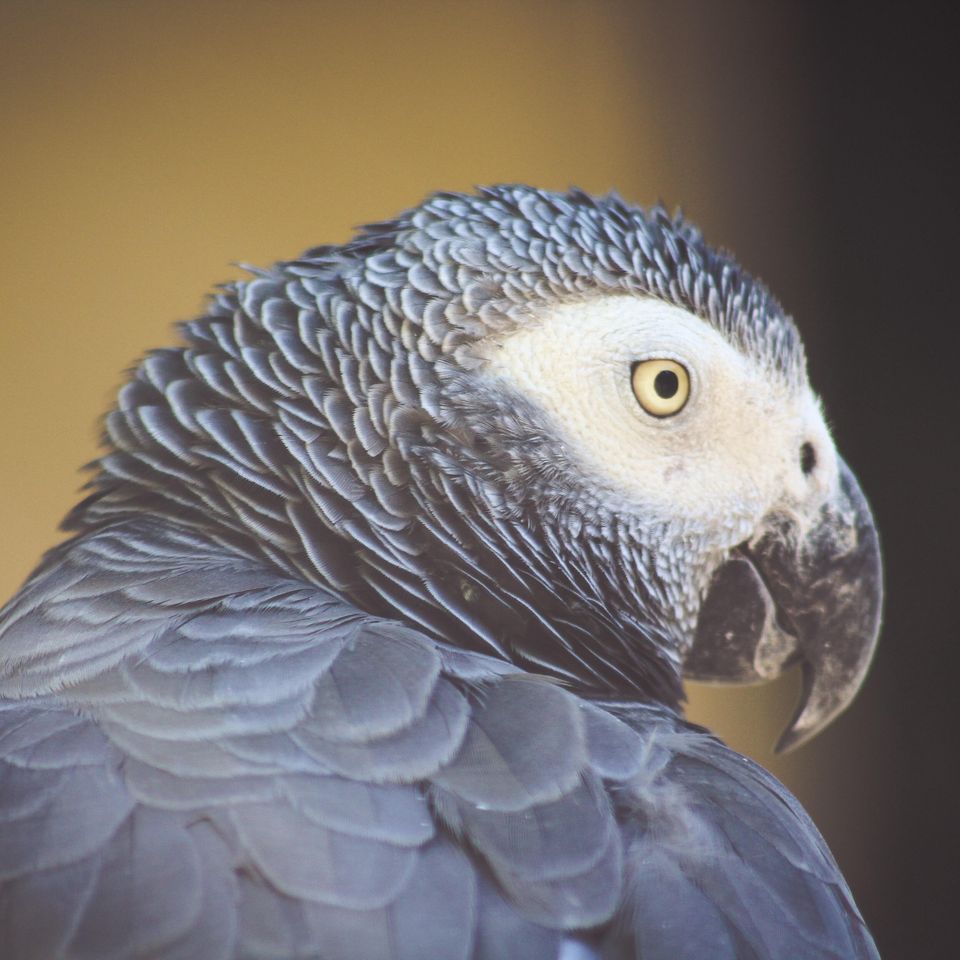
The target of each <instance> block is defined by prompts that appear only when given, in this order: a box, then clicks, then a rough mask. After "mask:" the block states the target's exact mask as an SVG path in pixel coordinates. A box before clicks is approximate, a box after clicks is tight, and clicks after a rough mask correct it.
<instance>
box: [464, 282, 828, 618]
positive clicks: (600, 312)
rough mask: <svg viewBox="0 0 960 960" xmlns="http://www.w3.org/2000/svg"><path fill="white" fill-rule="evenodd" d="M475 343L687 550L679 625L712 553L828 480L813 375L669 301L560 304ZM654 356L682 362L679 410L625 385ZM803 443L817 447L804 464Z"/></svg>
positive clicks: (558, 431)
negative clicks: (753, 349) (660, 411)
mask: <svg viewBox="0 0 960 960" xmlns="http://www.w3.org/2000/svg"><path fill="white" fill-rule="evenodd" d="M478 352H479V353H481V355H483V356H484V357H486V358H487V359H488V367H487V369H486V371H485V372H486V373H487V375H489V376H492V377H494V378H496V379H497V381H498V385H502V388H503V389H505V390H513V391H515V392H516V393H517V394H518V395H519V396H522V397H526V398H528V399H529V400H531V401H533V402H534V403H536V404H537V406H538V407H540V408H541V409H542V410H543V411H544V413H545V415H546V417H547V418H549V421H550V422H549V424H548V427H547V428H548V429H549V430H550V432H551V433H553V434H554V435H555V436H560V437H563V438H564V439H565V440H566V442H567V445H568V447H569V450H570V456H571V459H572V460H573V461H574V463H573V464H571V470H576V472H577V473H580V474H582V475H585V476H589V477H591V479H592V480H593V481H594V482H595V484H596V485H597V487H598V488H600V489H603V490H605V492H606V496H607V501H608V505H609V509H610V510H612V511H616V512H619V513H621V514H625V515H636V516H638V518H639V519H640V520H641V521H642V522H643V523H644V525H645V527H646V528H647V531H648V532H646V533H644V534H643V535H642V536H643V539H644V540H645V541H646V542H648V543H651V542H656V543H658V545H659V551H660V553H661V554H662V555H663V556H664V557H665V558H669V557H670V555H671V554H672V555H675V556H679V557H682V558H683V560H682V563H683V565H684V566H685V567H686V568H687V570H688V571H689V573H690V574H691V575H692V582H689V583H677V584H676V587H677V596H676V601H675V602H676V608H675V614H676V617H677V620H678V622H679V623H680V624H681V625H682V626H684V627H685V628H687V629H688V630H692V627H693V625H694V622H695V618H696V613H697V610H698V608H699V600H700V591H701V590H702V588H703V587H704V586H705V584H706V580H707V579H709V576H710V575H711V574H712V573H713V569H712V567H711V566H710V560H711V559H712V558H714V557H717V556H722V555H725V554H726V552H727V551H728V550H730V549H731V548H732V547H734V546H736V545H737V544H739V543H741V542H743V541H746V540H749V539H750V537H751V536H752V535H753V533H754V531H756V530H757V528H758V527H759V526H760V524H761V522H762V520H763V518H764V517H765V516H767V515H768V514H769V513H771V512H774V511H779V512H783V513H791V514H793V515H795V516H798V517H803V516H807V515H813V514H815V513H816V510H817V509H818V508H819V507H820V505H821V504H822V503H823V502H824V500H825V499H826V498H827V497H828V496H831V495H832V494H833V493H834V491H835V489H836V483H837V467H836V454H835V451H834V449H833V444H832V442H831V440H830V437H829V435H828V433H827V428H826V425H825V424H824V422H823V417H822V415H821V413H820V410H819V405H818V403H817V400H816V398H815V397H814V395H813V393H812V392H811V390H810V388H809V386H808V385H807V384H806V383H805V382H800V383H798V382H796V381H795V380H793V379H791V378H787V377H785V376H783V375H782V373H780V372H778V371H777V370H775V369H771V368H770V366H768V365H765V364H764V363H763V361H762V358H756V357H753V356H748V355H744V354H743V353H741V352H740V351H739V350H737V349H736V348H735V347H734V346H733V345H732V344H731V343H730V342H729V341H728V340H727V339H726V338H724V337H723V336H722V335H721V334H720V333H719V332H718V331H717V330H716V329H714V328H713V327H711V326H709V325H707V324H705V323H704V322H703V321H702V320H701V319H700V318H698V317H695V316H693V315H692V314H691V313H689V312H688V311H685V310H682V309H680V308H678V307H674V306H672V305H668V304H664V303H663V302H662V301H659V300H654V299H652V298H640V297H627V296H613V297H603V298H597V299H596V300H591V301H589V302H587V303H569V304H563V305H560V306H557V307H552V308H548V309H546V310H545V311H544V316H543V317H542V318H540V319H539V321H534V322H531V323H530V324H528V325H527V326H525V327H523V328H522V329H521V330H519V331H513V332H511V333H510V334H508V335H507V336H506V337H504V338H491V340H490V341H487V342H484V343H482V344H481V345H480V346H479V348H478ZM655 358H669V359H673V360H676V361H678V362H680V363H681V364H683V366H684V367H685V369H686V370H687V371H688V373H689V376H690V397H689V399H688V401H687V403H686V404H685V405H684V407H683V409H682V410H681V411H680V412H679V413H677V414H676V415H673V416H669V417H657V416H651V415H650V414H649V413H646V412H645V411H644V410H643V408H642V407H641V406H640V404H639V403H638V402H637V398H636V397H635V396H634V395H633V392H632V390H631V388H630V378H629V376H628V375H627V374H628V372H629V370H630V368H631V365H632V363H634V362H636V361H641V360H647V359H655ZM804 444H809V445H810V446H811V447H812V448H813V449H814V450H815V451H816V459H817V467H816V469H815V470H813V471H812V472H811V473H810V474H809V475H806V474H805V473H804V471H803V469H802V464H801V456H800V450H801V448H802V447H803V445H804ZM667 562H669V561H667Z"/></svg>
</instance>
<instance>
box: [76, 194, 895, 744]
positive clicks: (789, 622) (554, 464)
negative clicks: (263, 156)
mask: <svg viewBox="0 0 960 960" xmlns="http://www.w3.org/2000/svg"><path fill="white" fill-rule="evenodd" d="M183 331H184V334H185V336H186V339H187V343H188V347H187V349H186V350H185V351H184V352H182V353H177V354H174V353H172V352H170V351H167V352H163V351H160V352H158V353H156V354H154V355H152V356H151V357H148V358H147V360H146V361H145V362H144V364H143V365H142V367H141V368H140V370H139V371H138V373H137V374H136V378H135V381H134V382H133V383H132V384H131V385H128V386H129V389H126V390H125V392H123V393H121V401H120V406H119V408H118V410H116V411H114V413H113V414H111V415H110V416H108V418H107V433H108V438H109V442H110V444H111V447H112V451H111V453H110V454H108V455H107V456H106V457H104V458H103V459H102V460H101V461H100V475H99V477H98V478H97V480H96V481H95V486H96V487H97V493H96V494H95V495H94V496H93V497H92V498H91V499H90V500H89V501H88V502H87V503H86V504H84V505H83V506H82V507H81V508H80V510H79V511H78V513H77V514H75V516H74V518H73V519H72V521H71V523H72V525H73V526H84V525H86V524H90V523H100V522H103V521H104V520H105V519H108V518H109V517H110V516H115V515H116V513H118V512H123V511H126V510H129V509H131V503H132V502H133V500H136V499H137V498H136V497H133V499H132V498H131V493H130V490H131V486H132V487H134V488H136V489H137V490H139V491H141V494H144V493H146V494H147V495H148V496H149V499H150V509H151V510H154V511H156V510H161V511H163V510H169V511H171V512H173V513H176V515H177V516H178V517H179V519H180V521H181V522H195V523H198V524H204V525H210V524H216V525H217V526H218V527H219V528H220V529H221V530H222V531H223V536H225V537H226V536H228V535H229V536H231V537H236V538H241V539H242V538H246V543H247V544H248V547H247V548H249V545H250V544H253V545H254V546H255V548H256V549H257V550H259V551H260V552H261V553H263V554H264V555H266V556H268V557H270V558H271V559H272V560H274V561H275V562H277V563H279V564H281V565H283V566H285V567H287V568H288V569H293V570H295V571H297V572H298V573H300V574H302V575H305V576H308V577H310V578H311V579H313V580H315V581H318V582H321V583H323V584H324V585H325V586H326V587H327V588H328V589H330V590H333V591H335V592H337V593H339V594H341V595H344V596H348V597H349V598H350V599H351V600H352V601H353V602H355V603H356V604H357V605H358V606H360V607H361V608H362V609H366V610H369V611H370V612H374V613H377V614H378V615H388V616H394V617H398V618H401V619H403V620H406V621H408V622H413V623H415V624H416V625H417V626H418V627H419V628H421V629H424V630H426V631H428V632H429V633H431V634H432V635H434V636H436V637H437V638H438V639H440V640H442V641H444V642H446V643H448V644H450V645H451V646H461V647H462V646H466V647H470V648H472V649H479V650H482V651H486V652H489V653H492V654H494V655H495V656H497V657H501V658H504V659H508V660H511V661H513V662H517V663H520V664H521V665H523V666H524V668H525V669H528V670H532V671H538V672H542V673H546V674H549V675H553V676H555V677H557V678H558V679H561V680H564V681H566V682H568V683H570V684H571V685H574V686H575V687H576V688H577V689H578V690H580V691H582V692H584V693H586V694H588V695H591V696H595V697H598V698H605V699H607V700H617V699H629V698H630V697H632V696H634V695H635V694H637V693H640V694H642V695H644V696H648V697H653V698H655V699H657V700H659V701H661V702H665V703H669V704H674V705H675V704H676V703H678V702H679V700H680V699H681V698H682V680H683V678H684V677H687V678H692V679H702V680H710V681H724V682H743V683H751V682H759V681H762V680H767V679H770V678H773V677H775V676H777V675H778V674H780V673H781V672H783V671H784V670H786V669H788V668H790V667H792V666H794V665H797V664H799V665H800V667H801V669H802V671H803V677H804V690H803V695H802V700H801V703H800V705H799V707H798V710H797V713H796V716H795V718H794V720H793V722H792V723H791V725H790V727H789V729H788V730H787V732H786V733H785V734H784V736H783V738H782V740H781V747H789V746H793V745H796V744H797V743H799V742H802V741H803V740H805V739H807V738H808V737H810V736H812V735H813V734H815V733H816V732H817V731H818V730H820V729H821V728H822V727H823V726H824V725H825V724H827V723H828V722H830V721H831V720H832V719H833V718H834V717H835V716H836V715H837V714H838V713H839V712H840V711H842V710H843V709H844V708H845V707H846V706H847V705H848V704H849V702H850V701H851V699H852V698H853V696H854V694H855V693H856V691H857V689H858V688H859V686H860V684H861V682H862V680H863V678H864V675H865V672H866V670H867V668H868V665H869V662H870V658H871V655H872V652H873V649H874V645H875V642H876V638H877V634H878V630H879V617H880V605H881V568H880V559H879V548H878V541H877V535H876V531H875V528H874V525H873V521H872V519H871V516H870V511H869V508H868V507H867V504H866V501H865V500H864V497H863V495H862V493H861V492H860V489H859V487H858V486H857V482H856V480H855V478H854V476H853V474H852V473H851V472H850V470H849V469H848V467H847V466H846V465H845V464H844V462H843V461H842V459H841V458H840V457H839V455H838V454H837V452H836V449H835V447H834V444H833V441H832V440H831V437H830V434H829V431H828V429H827V427H826V424H825V421H824V417H823V414H822V412H821V408H820V404H819V401H818V399H817V397H816V395H815V394H814V393H813V391H812V389H811V387H810V385H809V382H808V379H807V373H806V361H805V358H804V353H803V347H802V343H801V340H800V337H799V334H798V332H797V329H796V327H795V325H794V324H793V322H792V321H791V320H790V318H789V317H787V316H786V315H785V313H784V311H783V310H782V308H781V307H780V306H779V304H778V303H777V302H776V300H774V298H773V297H772V296H771V295H770V293H769V292H768V291H767V290H766V288H765V287H764V286H763V285H762V284H761V283H759V282H758V281H756V280H754V279H753V278H751V277H750V276H748V275H747V274H746V273H745V272H744V271H742V270H741V269H740V268H739V267H738V266H737V264H736V263H735V262H734V261H733V260H732V259H731V258H730V256H728V255H726V254H724V253H719V252H716V251H714V250H712V249H711V248H710V247H708V246H707V245H706V244H705V242H704V241H703V239H702V237H701V235H700V233H699V232H698V231H697V230H696V229H695V228H694V227H692V226H691V225H689V224H687V223H686V222H684V221H683V220H682V219H679V218H676V219H675V218H671V217H669V216H668V215H667V214H666V213H665V212H664V211H663V210H661V209H654V210H652V211H650V212H644V211H642V210H640V209H638V208H636V207H633V206H631V205H628V204H626V203H625V202H624V201H622V200H621V199H619V198H618V197H616V196H609V197H604V198H594V197H591V196H588V195H587V194H584V193H582V192H579V191H571V192H569V193H567V194H554V193H548V192H545V191H540V190H536V189H533V188H530V187H522V186H504V187H492V188H486V189H482V190H480V191H478V192H477V194H475V195H462V194H436V195H434V196H433V197H431V198H429V199H428V200H427V201H426V202H424V203H423V204H422V205H421V206H419V207H417V208H415V209H413V210H411V211H409V212H408V213H406V214H404V215H402V216H400V217H399V218H397V219H396V220H393V221H389V222H385V223H382V224H375V225H372V226H370V227H368V228H366V229H365V230H364V231H362V232H361V233H360V234H359V235H358V236H357V237H356V238H355V239H354V240H353V241H351V242H349V243H348V244H346V245H343V246H339V247H318V248H315V249H313V250H310V251H307V253H305V254H304V255H303V256H302V257H301V258H299V259H297V260H294V261H289V262H286V263H281V264H279V265H277V266H276V267H275V268H274V269H273V270H271V271H264V272H263V273H262V274H261V275H259V276H258V277H256V278H254V279H252V280H250V281H247V282H244V283H239V284H236V285H234V286H233V287H230V288H226V289H225V290H224V291H223V292H222V293H221V294H219V295H218V296H217V298H216V299H215V300H214V302H213V304H212V305H211V309H210V311H209V313H208V315H207V316H205V317H203V318H200V319H198V320H195V321H191V322H189V323H186V324H184V325H183ZM161 407H165V408H166V409H167V410H169V411H171V413H172V416H170V417H167V418H166V419H165V420H164V419H163V418H162V417H161V415H160V414H159V413H158V412H157V411H158V409H160V408H161ZM147 411H151V412H149V413H148V412H147ZM167 433H169V436H167ZM161 448H162V449H161ZM251 450H252V453H251V452H250V451H251ZM198 457H202V458H205V459H204V463H205V468H204V470H203V471H199V472H198V471H185V470H183V469H173V467H172V466H171V465H170V464H171V463H172V461H178V462H180V463H182V462H187V461H188V460H189V458H193V459H192V460H190V461H189V462H192V463H196V461H197V458H198ZM161 463H162V464H163V465H164V466H163V469H161V468H160V467H159V466H158V464H161ZM140 502H141V506H142V505H143V497H142V495H141V496H140ZM190 518H194V519H190ZM238 542H239V541H238Z"/></svg>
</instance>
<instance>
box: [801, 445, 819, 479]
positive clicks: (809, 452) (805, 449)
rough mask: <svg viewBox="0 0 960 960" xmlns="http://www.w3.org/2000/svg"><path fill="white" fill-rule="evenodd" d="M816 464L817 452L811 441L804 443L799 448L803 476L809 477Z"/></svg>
mask: <svg viewBox="0 0 960 960" xmlns="http://www.w3.org/2000/svg"><path fill="white" fill-rule="evenodd" d="M816 465H817V452H816V450H814V449H813V444H812V443H805V444H804V445H803V446H802V447H801V448H800V469H801V470H802V471H803V474H804V476H806V477H809V476H810V474H811V473H813V469H814V467H816Z"/></svg>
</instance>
